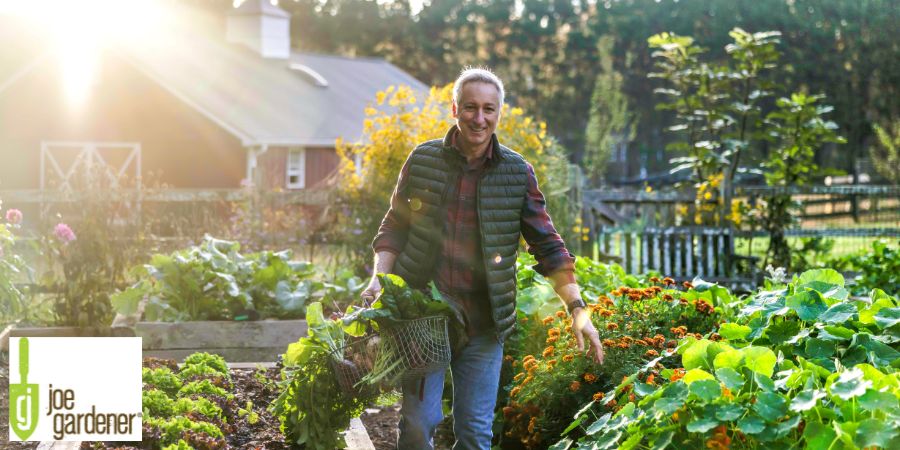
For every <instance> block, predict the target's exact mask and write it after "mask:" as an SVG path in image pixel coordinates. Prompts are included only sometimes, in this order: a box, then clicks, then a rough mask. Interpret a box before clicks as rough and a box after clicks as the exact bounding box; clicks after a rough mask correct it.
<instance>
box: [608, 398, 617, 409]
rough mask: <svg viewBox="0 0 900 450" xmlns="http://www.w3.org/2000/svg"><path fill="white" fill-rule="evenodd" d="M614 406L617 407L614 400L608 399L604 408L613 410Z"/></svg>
mask: <svg viewBox="0 0 900 450" xmlns="http://www.w3.org/2000/svg"><path fill="white" fill-rule="evenodd" d="M616 405H617V403H616V399H614V398H613V399H610V400H609V401H608V402H606V407H607V408H615V407H616Z"/></svg>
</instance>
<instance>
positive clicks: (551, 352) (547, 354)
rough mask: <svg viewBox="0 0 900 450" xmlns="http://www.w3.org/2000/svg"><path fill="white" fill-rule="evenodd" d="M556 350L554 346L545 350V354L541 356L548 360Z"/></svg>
mask: <svg viewBox="0 0 900 450" xmlns="http://www.w3.org/2000/svg"><path fill="white" fill-rule="evenodd" d="M554 350H556V347H554V346H552V345H551V346H548V347H547V348H545V349H544V352H543V353H541V356H543V357H544V358H546V357H548V356H550V355H552V354H553V351H554Z"/></svg>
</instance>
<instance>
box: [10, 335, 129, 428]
mask: <svg viewBox="0 0 900 450" xmlns="http://www.w3.org/2000/svg"><path fill="white" fill-rule="evenodd" d="M9 365H10V367H9V373H10V384H9V429H10V433H9V436H10V440H12V441H29V440H31V441H98V440H111V441H140V440H141V338H10V358H9ZM16 374H18V377H19V379H18V382H14V381H15V380H14V379H13V378H14V377H15V375H16Z"/></svg>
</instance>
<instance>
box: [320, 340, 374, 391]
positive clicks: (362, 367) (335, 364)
mask: <svg viewBox="0 0 900 450" xmlns="http://www.w3.org/2000/svg"><path fill="white" fill-rule="evenodd" d="M376 336H377V334H370V335H368V336H366V337H363V338H354V339H352V340H351V341H350V342H349V343H348V344H346V345H344V347H342V348H341V349H339V350H334V351H332V352H331V369H332V370H333V371H334V376H335V378H336V379H337V382H338V386H339V387H340V388H341V390H342V391H344V392H345V393H348V394H352V395H357V394H361V393H362V390H363V389H365V388H366V386H367V385H365V384H361V383H360V382H361V381H362V380H363V378H365V377H366V375H368V374H369V373H371V372H372V367H373V366H374V364H375V352H373V351H372V349H371V348H370V346H371V345H372V344H373V343H375V341H374V340H373V338H375V337H376ZM376 351H377V350H376Z"/></svg>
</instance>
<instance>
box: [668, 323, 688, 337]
mask: <svg viewBox="0 0 900 450" xmlns="http://www.w3.org/2000/svg"><path fill="white" fill-rule="evenodd" d="M669 331H671V332H672V334H674V335H675V337H677V338H679V339H680V338H683V337H684V335H685V334H687V327H686V326H684V325H681V326H678V327H673V328H669Z"/></svg>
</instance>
